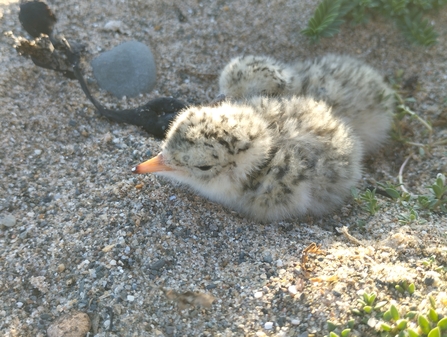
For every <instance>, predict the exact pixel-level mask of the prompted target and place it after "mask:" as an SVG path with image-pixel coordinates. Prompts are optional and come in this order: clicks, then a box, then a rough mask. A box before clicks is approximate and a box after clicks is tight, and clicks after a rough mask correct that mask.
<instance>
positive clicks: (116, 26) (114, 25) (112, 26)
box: [103, 20, 130, 35]
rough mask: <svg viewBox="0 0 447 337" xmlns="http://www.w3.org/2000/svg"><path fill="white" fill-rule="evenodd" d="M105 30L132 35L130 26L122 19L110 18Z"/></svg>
mask: <svg viewBox="0 0 447 337" xmlns="http://www.w3.org/2000/svg"><path fill="white" fill-rule="evenodd" d="M103 30H104V31H109V32H118V33H122V34H127V35H130V31H129V28H127V26H126V25H125V24H124V23H123V22H122V21H120V20H110V21H108V22H107V23H106V24H105V25H104V28H103Z"/></svg>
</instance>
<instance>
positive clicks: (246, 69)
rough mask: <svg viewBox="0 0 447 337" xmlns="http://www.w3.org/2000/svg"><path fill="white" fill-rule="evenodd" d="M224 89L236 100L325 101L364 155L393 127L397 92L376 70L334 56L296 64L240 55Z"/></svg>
mask: <svg viewBox="0 0 447 337" xmlns="http://www.w3.org/2000/svg"><path fill="white" fill-rule="evenodd" d="M219 87H220V93H221V94H223V95H225V96H226V97H229V98H231V99H234V100H239V99H241V98H244V97H251V96H257V95H267V96H290V95H299V96H311V97H313V98H314V99H316V100H323V101H325V102H326V103H327V104H328V105H329V106H331V107H332V113H333V114H334V115H336V116H339V117H342V118H343V119H344V120H345V121H346V122H348V123H349V125H350V126H351V127H352V129H353V130H354V132H356V133H357V135H358V136H359V137H360V139H361V140H362V142H363V144H364V151H365V153H371V152H373V151H375V150H377V149H378V148H379V147H380V146H381V145H382V144H383V143H384V141H385V140H386V139H387V136H388V133H389V131H390V128H391V123H392V114H393V107H394V100H393V90H392V89H391V88H390V87H389V86H388V85H387V84H386V83H385V81H384V80H383V78H382V76H381V75H380V74H379V73H378V72H377V71H376V70H375V69H373V68H372V67H370V66H369V65H367V64H366V63H364V62H362V61H360V60H358V59H355V58H352V57H349V56H342V55H333V54H329V55H326V56H322V57H319V58H316V59H314V60H307V61H304V62H296V63H295V64H291V65H287V64H284V63H281V62H279V61H277V60H274V59H273V58H270V57H264V56H244V57H238V58H235V59H233V60H232V61H230V63H228V64H227V65H226V66H225V68H224V69H223V71H222V73H221V75H220V78H219Z"/></svg>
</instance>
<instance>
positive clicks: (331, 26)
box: [301, 0, 344, 42]
mask: <svg viewBox="0 0 447 337" xmlns="http://www.w3.org/2000/svg"><path fill="white" fill-rule="evenodd" d="M341 3H342V0H323V1H322V2H321V3H320V4H319V5H318V7H317V9H316V10H315V13H314V15H313V17H312V18H311V19H310V20H309V23H308V25H307V28H305V29H303V30H302V31H301V33H302V34H304V35H306V36H308V37H310V38H311V39H312V41H315V42H316V41H318V40H319V39H320V37H330V36H333V35H335V34H337V33H338V31H339V28H340V26H341V24H342V23H343V22H344V20H341V19H340V14H341V12H340V6H341Z"/></svg>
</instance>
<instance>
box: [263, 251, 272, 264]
mask: <svg viewBox="0 0 447 337" xmlns="http://www.w3.org/2000/svg"><path fill="white" fill-rule="evenodd" d="M262 261H264V262H267V263H272V262H273V257H272V253H271V252H270V251H268V250H266V251H264V252H263V253H262Z"/></svg>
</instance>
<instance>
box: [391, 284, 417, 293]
mask: <svg viewBox="0 0 447 337" xmlns="http://www.w3.org/2000/svg"><path fill="white" fill-rule="evenodd" d="M395 288H396V290H397V291H398V292H400V293H401V294H404V293H405V292H407V293H408V294H410V295H413V294H414V290H415V286H414V283H408V281H402V282H400V283H399V284H396V286H395Z"/></svg>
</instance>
